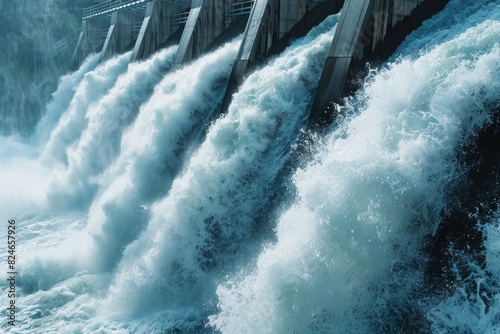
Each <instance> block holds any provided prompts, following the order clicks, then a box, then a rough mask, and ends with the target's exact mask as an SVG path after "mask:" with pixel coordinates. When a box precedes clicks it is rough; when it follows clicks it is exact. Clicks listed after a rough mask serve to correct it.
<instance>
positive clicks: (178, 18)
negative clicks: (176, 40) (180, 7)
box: [173, 12, 189, 27]
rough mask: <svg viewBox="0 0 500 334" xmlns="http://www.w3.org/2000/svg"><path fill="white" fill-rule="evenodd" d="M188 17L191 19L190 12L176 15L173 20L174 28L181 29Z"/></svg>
mask: <svg viewBox="0 0 500 334" xmlns="http://www.w3.org/2000/svg"><path fill="white" fill-rule="evenodd" d="M188 17H189V12H183V13H179V14H176V15H174V20H173V24H174V27H179V26H180V25H181V24H186V22H187V19H188Z"/></svg>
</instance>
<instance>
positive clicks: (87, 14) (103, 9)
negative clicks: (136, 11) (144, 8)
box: [83, 0, 152, 20]
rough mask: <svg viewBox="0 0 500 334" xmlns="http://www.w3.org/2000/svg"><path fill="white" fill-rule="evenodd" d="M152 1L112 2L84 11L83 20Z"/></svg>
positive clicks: (130, 0) (121, 0) (126, 0)
mask: <svg viewBox="0 0 500 334" xmlns="http://www.w3.org/2000/svg"><path fill="white" fill-rule="evenodd" d="M149 1H152V0H110V1H106V2H103V3H100V4H97V5H94V6H92V7H88V8H85V9H84V10H83V19H84V20H85V19H88V18H91V17H95V16H99V15H103V14H107V13H111V12H116V11H118V10H120V9H124V8H128V7H133V6H138V5H141V4H142V3H144V2H149Z"/></svg>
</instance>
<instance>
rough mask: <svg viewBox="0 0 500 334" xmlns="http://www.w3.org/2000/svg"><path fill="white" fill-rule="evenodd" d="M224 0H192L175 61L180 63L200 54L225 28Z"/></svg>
mask: <svg viewBox="0 0 500 334" xmlns="http://www.w3.org/2000/svg"><path fill="white" fill-rule="evenodd" d="M225 13H226V8H225V1H224V0H193V2H192V3H191V11H190V12H189V16H188V18H187V22H186V25H185V27H184V31H183V33H182V37H181V41H180V43H179V48H178V50H177V54H176V56H175V63H176V64H182V63H185V62H188V61H190V60H192V59H194V58H196V57H198V56H199V55H201V54H202V53H203V52H204V51H205V50H206V49H207V48H208V47H209V46H210V44H211V43H212V42H213V41H214V40H215V39H216V38H217V37H218V36H219V35H220V34H221V33H222V32H223V31H224V29H225Z"/></svg>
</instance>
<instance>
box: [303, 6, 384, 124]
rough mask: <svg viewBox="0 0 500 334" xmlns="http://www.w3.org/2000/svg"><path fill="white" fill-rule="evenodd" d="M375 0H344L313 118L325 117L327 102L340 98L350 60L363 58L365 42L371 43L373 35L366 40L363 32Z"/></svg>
mask: <svg viewBox="0 0 500 334" xmlns="http://www.w3.org/2000/svg"><path fill="white" fill-rule="evenodd" d="M374 1H376V0H346V1H345V4H344V8H343V9H342V15H341V17H340V21H339V23H338V24H337V29H336V31H335V36H334V38H333V42H332V46H331V48H330V52H329V54H328V58H327V59H326V63H325V67H324V68H323V73H322V74H321V78H320V81H319V87H318V91H317V92H316V97H315V99H314V103H313V106H312V112H311V117H312V119H313V120H314V121H316V120H319V119H323V118H324V116H325V115H324V112H325V110H326V109H327V105H328V102H330V101H331V100H334V101H335V100H338V99H340V97H341V96H342V91H343V89H344V85H345V83H346V80H347V75H348V73H349V66H350V64H351V61H352V60H353V58H362V57H363V51H364V49H365V47H366V46H367V45H366V43H371V37H370V38H369V40H368V41H367V40H366V39H365V36H364V32H365V28H366V25H367V23H368V21H369V19H370V16H371V14H372V13H373V5H374Z"/></svg>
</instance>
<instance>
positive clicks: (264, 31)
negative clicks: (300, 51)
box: [222, 0, 343, 109]
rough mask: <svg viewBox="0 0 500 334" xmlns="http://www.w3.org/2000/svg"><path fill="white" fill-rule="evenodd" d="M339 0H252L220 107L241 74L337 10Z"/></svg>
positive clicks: (241, 78) (340, 5)
mask: <svg viewBox="0 0 500 334" xmlns="http://www.w3.org/2000/svg"><path fill="white" fill-rule="evenodd" d="M342 4H343V0H331V1H324V2H318V3H316V2H310V1H308V0H256V1H255V3H254V6H253V9H252V12H251V13H250V17H249V20H248V23H247V26H246V29H245V33H244V36H243V41H242V42H241V47H240V50H239V53H238V56H237V58H236V61H235V64H234V66H233V70H232V72H231V77H230V79H229V85H228V89H227V91H226V94H225V96H224V101H223V103H222V109H226V108H227V106H228V105H229V103H230V99H231V95H232V93H233V92H234V91H235V89H236V88H237V87H238V86H239V85H240V84H241V82H242V80H243V78H244V75H245V73H246V72H247V71H248V70H249V69H250V68H251V67H253V66H254V65H255V64H257V63H259V62H260V61H261V60H262V59H266V58H268V57H269V56H271V55H274V54H277V53H279V52H281V51H282V50H283V49H284V48H285V47H286V46H287V43H288V41H289V40H290V39H291V38H298V37H302V36H304V35H305V34H306V33H307V32H308V31H309V30H310V29H311V28H312V27H313V26H315V25H317V24H319V23H320V22H321V21H323V20H324V19H325V18H326V17H327V16H328V15H331V14H334V13H338V12H339V10H340V9H341V8H342Z"/></svg>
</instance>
